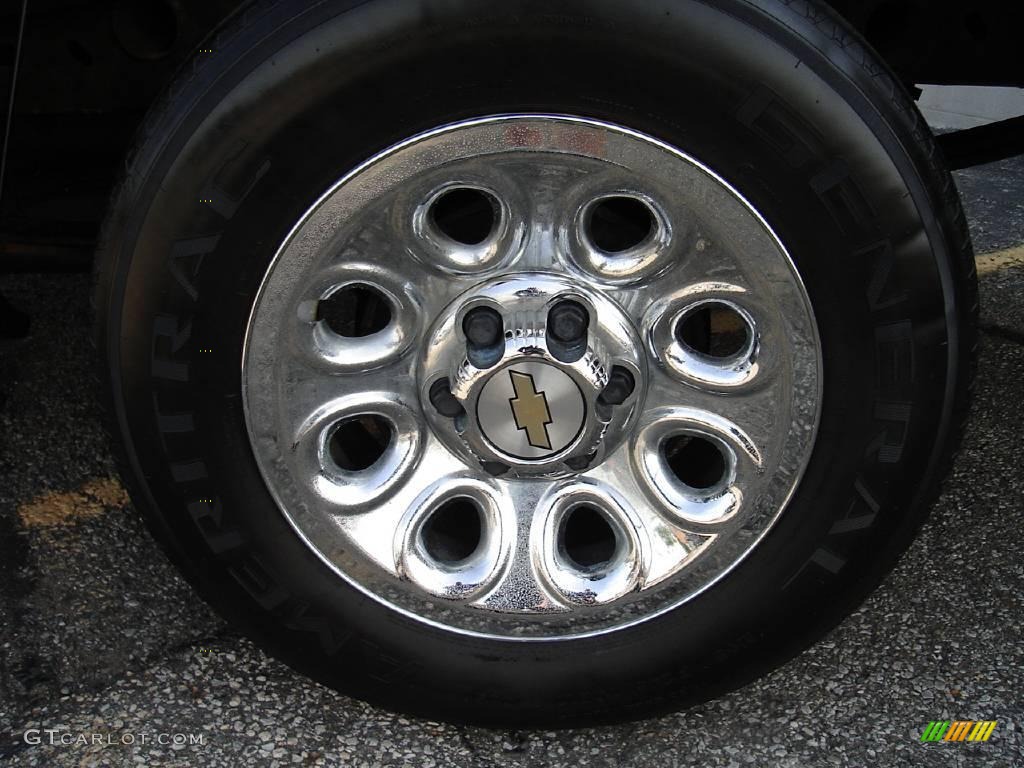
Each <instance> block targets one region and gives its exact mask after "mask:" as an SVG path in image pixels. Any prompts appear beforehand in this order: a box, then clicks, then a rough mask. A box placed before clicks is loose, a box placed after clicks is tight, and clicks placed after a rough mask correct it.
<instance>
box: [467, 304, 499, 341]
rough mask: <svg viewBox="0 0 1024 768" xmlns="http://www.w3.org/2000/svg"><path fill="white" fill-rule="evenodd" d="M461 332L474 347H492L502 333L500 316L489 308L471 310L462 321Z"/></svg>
mask: <svg viewBox="0 0 1024 768" xmlns="http://www.w3.org/2000/svg"><path fill="white" fill-rule="evenodd" d="M462 331H463V333H465V334H466V341H468V342H469V343H470V344H472V345H473V346H474V347H481V348H484V347H493V346H494V345H495V344H497V343H498V341H499V340H500V339H501V336H502V333H503V331H504V328H502V323H501V315H499V314H498V312H497V311H496V310H493V309H491V308H490V307H476V308H475V309H471V310H470V311H469V312H467V313H466V316H465V317H464V318H463V319H462Z"/></svg>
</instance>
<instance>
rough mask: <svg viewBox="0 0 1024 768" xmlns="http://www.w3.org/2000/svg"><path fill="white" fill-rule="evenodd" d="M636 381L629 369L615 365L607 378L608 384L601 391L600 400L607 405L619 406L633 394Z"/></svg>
mask: <svg viewBox="0 0 1024 768" xmlns="http://www.w3.org/2000/svg"><path fill="white" fill-rule="evenodd" d="M634 387H636V381H635V380H634V379H633V374H632V373H630V372H629V369H627V368H623V367H622V366H621V365H616V366H615V367H614V368H612V373H611V375H610V376H609V377H608V384H607V385H606V386H605V388H604V389H603V390H602V391H601V397H600V399H601V400H602V401H604V402H605V403H607V404H608V405H621V404H622V403H623V402H624V401H625V400H626V398H627V397H629V396H630V395H631V394H632V393H633V389H634Z"/></svg>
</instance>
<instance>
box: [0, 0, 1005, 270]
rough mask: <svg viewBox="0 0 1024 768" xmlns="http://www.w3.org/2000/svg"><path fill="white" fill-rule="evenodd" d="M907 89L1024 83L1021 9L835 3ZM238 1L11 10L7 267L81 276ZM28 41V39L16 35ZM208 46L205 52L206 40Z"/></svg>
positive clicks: (989, 142)
mask: <svg viewBox="0 0 1024 768" xmlns="http://www.w3.org/2000/svg"><path fill="white" fill-rule="evenodd" d="M831 4H832V6H833V7H835V8H836V9H837V10H838V11H839V12H840V13H841V14H842V15H843V16H844V17H845V18H846V19H847V20H848V21H849V22H850V23H851V24H852V25H853V26H854V27H856V28H857V29H858V30H859V31H860V32H861V33H862V34H863V35H864V36H865V37H866V38H867V40H868V41H869V42H870V43H871V44H872V45H873V46H874V48H875V49H876V50H877V51H878V53H879V54H880V55H881V58H882V59H883V60H885V61H886V62H887V63H888V64H889V66H890V67H892V69H893V70H895V72H896V73H897V75H898V76H899V78H900V80H901V81H902V82H903V83H904V84H906V85H907V87H908V88H910V89H912V90H913V89H914V88H915V85H916V84H925V83H927V84H946V85H952V84H970V85H1003V86H1024V58H1022V57H1021V56H1020V53H1019V51H1020V49H1019V35H1020V30H1021V29H1022V28H1024V4H1021V3H1016V2H1007V1H1006V0H982V1H981V2H963V1H962V0H935V1H934V2H930V1H929V0H867V1H866V2H859V1H858V0H833V2H832V3H831ZM238 5H239V3H238V2H237V0H203V1H202V2H198V1H197V0H121V1H120V2H94V1H92V0H85V1H83V0H29V2H27V3H26V7H27V14H26V18H25V23H24V26H23V28H22V25H21V21H22V19H21V15H22V8H21V4H20V3H17V2H10V3H6V4H5V5H4V8H3V10H2V11H0V88H2V89H4V90H2V91H0V93H2V94H3V97H2V103H4V104H5V105H6V104H7V103H8V102H9V101H11V99H10V95H11V90H10V89H11V86H12V83H14V69H15V67H14V64H15V60H16V58H19V57H18V55H17V54H18V52H19V43H20V61H18V66H17V82H16V85H15V92H14V99H13V104H14V110H13V114H12V116H11V120H10V122H9V123H8V126H7V128H8V133H9V135H7V137H6V144H7V146H6V149H7V158H6V169H5V173H4V176H3V178H2V180H0V185H2V186H0V258H2V264H3V268H6V269H31V270H35V269H40V268H47V267H50V268H53V267H56V268H63V267H66V266H72V265H74V266H77V267H79V268H84V267H85V266H86V265H87V264H88V263H89V261H90V259H91V256H92V248H93V246H94V243H95V238H96V233H97V228H98V227H99V222H100V219H101V218H102V216H103V213H104V210H105V209H106V205H107V200H108V198H109V195H110V191H111V188H112V186H113V185H114V183H115V181H116V179H117V177H118V174H119V172H120V171H121V167H120V166H121V163H122V160H123V158H124V155H125V152H126V151H127V149H128V146H129V145H130V143H131V139H132V135H133V133H134V131H135V129H136V128H137V126H138V124H139V121H140V120H141V119H142V116H143V114H145V112H146V110H147V108H148V107H149V106H150V104H151V103H152V102H153V100H154V99H155V98H156V97H157V95H158V94H159V93H160V91H161V89H163V88H164V87H165V86H166V85H167V83H168V82H169V80H170V78H171V77H172V75H173V73H174V72H175V70H176V69H177V68H178V67H179V66H180V65H181V63H182V62H183V61H184V60H185V59H186V57H188V55H189V54H191V53H192V52H193V51H195V50H196V49H197V48H201V47H202V46H203V45H204V40H206V38H207V36H208V35H209V34H210V33H211V31H212V30H213V29H214V27H215V26H216V25H217V23H218V22H220V21H221V20H222V19H224V18H225V17H227V16H228V15H230V14H231V13H232V12H233V11H234V10H235V9H236V7H237V6H238ZM19 33H22V34H21V35H20V39H19ZM206 44H208V43H206ZM943 144H944V149H945V150H946V153H947V157H948V159H949V161H950V164H951V165H952V166H953V167H964V166H968V165H974V164H978V163H980V162H986V161H989V160H995V159H999V158H1001V157H1006V156H1011V155H1014V154H1018V153H1019V152H1021V151H1024V119H1016V118H1015V119H1011V120H1007V121H1003V122H1002V123H999V124H996V125H994V126H987V127H986V128H985V129H983V130H980V131H979V130H974V131H970V132H963V133H962V134H948V135H946V136H944V137H943Z"/></svg>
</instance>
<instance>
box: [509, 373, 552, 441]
mask: <svg viewBox="0 0 1024 768" xmlns="http://www.w3.org/2000/svg"><path fill="white" fill-rule="evenodd" d="M508 375H509V376H510V377H511V379H512V389H513V390H514V391H515V393H516V396H515V397H511V398H509V401H508V402H509V405H511V406H512V416H513V418H515V420H516V427H517V428H518V429H521V430H523V431H525V432H526V440H527V442H528V443H529V444H530V445H532V446H533V447H534V448H547V449H549V450H550V448H551V438H549V437H548V424H550V423H551V411H549V410H548V399H547V397H546V396H545V395H544V393H543V392H538V391H537V388H536V386H535V385H534V383H533V376H531V375H530V374H528V373H520V372H519V371H509V372H508Z"/></svg>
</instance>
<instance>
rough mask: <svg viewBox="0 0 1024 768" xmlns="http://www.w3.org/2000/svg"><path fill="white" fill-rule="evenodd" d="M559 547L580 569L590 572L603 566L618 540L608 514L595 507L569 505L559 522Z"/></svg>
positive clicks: (611, 554) (613, 554)
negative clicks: (570, 507) (560, 534)
mask: <svg viewBox="0 0 1024 768" xmlns="http://www.w3.org/2000/svg"><path fill="white" fill-rule="evenodd" d="M561 538H562V550H563V552H564V553H565V557H566V558H567V559H568V560H569V562H571V563H572V564H573V565H575V566H576V567H577V568H579V569H580V570H584V571H594V570H599V569H600V568H601V567H602V566H605V565H607V564H608V563H609V562H610V561H611V559H612V557H614V556H615V550H616V549H617V548H618V540H617V538H616V536H615V530H614V529H613V528H612V525H611V523H610V522H609V520H608V517H607V516H606V515H605V514H604V513H603V512H601V511H600V510H599V509H597V508H596V507H592V506H589V505H586V504H584V505H580V506H578V507H573V508H572V509H571V510H569V512H568V514H566V516H565V519H564V520H563V522H562V537H561Z"/></svg>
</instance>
